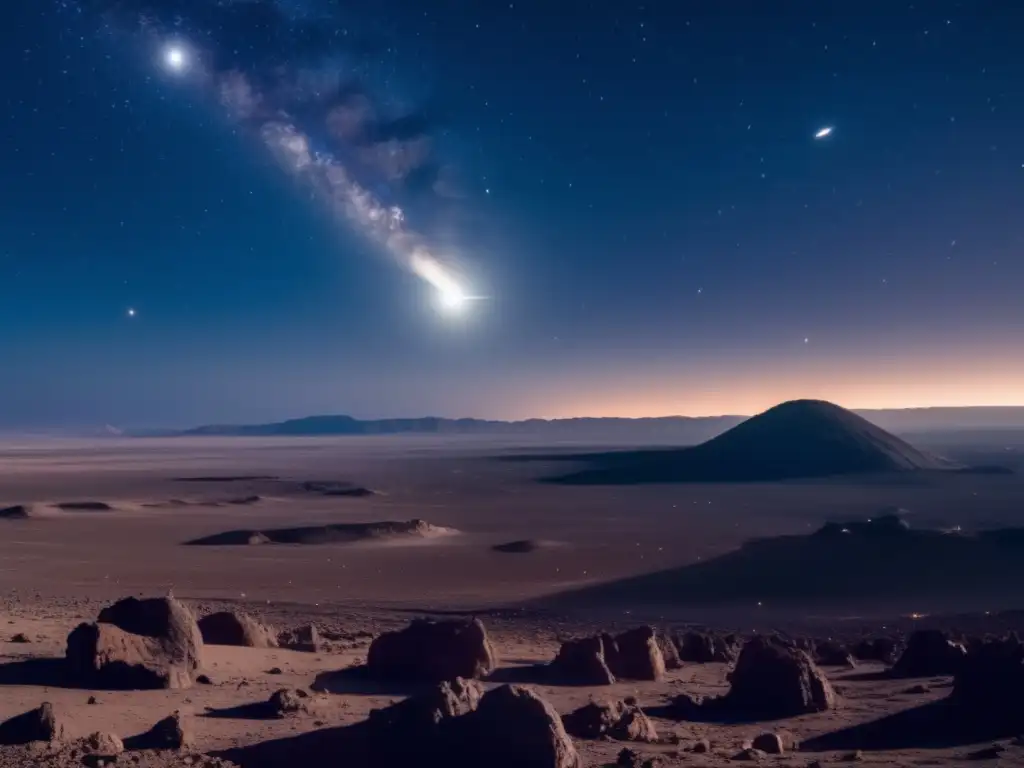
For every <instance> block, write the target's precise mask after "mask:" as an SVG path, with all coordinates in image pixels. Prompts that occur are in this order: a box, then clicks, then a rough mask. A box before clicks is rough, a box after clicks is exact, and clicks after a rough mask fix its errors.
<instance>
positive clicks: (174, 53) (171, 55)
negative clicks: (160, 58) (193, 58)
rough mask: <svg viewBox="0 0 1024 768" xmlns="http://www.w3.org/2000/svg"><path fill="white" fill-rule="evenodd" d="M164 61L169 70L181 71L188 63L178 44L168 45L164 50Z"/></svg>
mask: <svg viewBox="0 0 1024 768" xmlns="http://www.w3.org/2000/svg"><path fill="white" fill-rule="evenodd" d="M164 63H165V64H166V65H167V68H168V69H170V70H171V71H173V72H181V71H182V70H183V69H184V68H185V65H186V64H187V63H188V57H187V56H186V55H185V50H184V49H183V48H182V47H181V46H180V45H169V46H167V48H166V49H165V50H164Z"/></svg>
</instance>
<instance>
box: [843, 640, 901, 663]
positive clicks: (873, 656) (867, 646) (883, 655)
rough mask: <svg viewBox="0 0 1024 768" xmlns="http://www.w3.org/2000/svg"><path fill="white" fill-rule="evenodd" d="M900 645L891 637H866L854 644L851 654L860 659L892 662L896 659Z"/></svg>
mask: <svg viewBox="0 0 1024 768" xmlns="http://www.w3.org/2000/svg"><path fill="white" fill-rule="evenodd" d="M898 650H899V645H898V644H897V642H896V641H895V640H894V639H893V638H891V637H872V638H864V639H863V640H860V641H858V642H857V643H856V644H854V646H853V648H852V649H851V651H850V652H851V655H852V656H853V658H854V659H856V660H858V661H879V662H881V663H882V664H892V663H893V661H895V660H896V652H897V651H898Z"/></svg>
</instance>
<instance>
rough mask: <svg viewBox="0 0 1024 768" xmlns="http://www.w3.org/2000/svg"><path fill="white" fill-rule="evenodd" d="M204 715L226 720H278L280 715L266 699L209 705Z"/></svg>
mask: <svg viewBox="0 0 1024 768" xmlns="http://www.w3.org/2000/svg"><path fill="white" fill-rule="evenodd" d="M202 716H203V717H209V718H214V719H225V720H278V719H280V715H278V713H277V712H275V711H274V708H273V707H272V706H271V705H270V704H269V703H268V702H266V701H254V702H252V703H251V704H239V705H237V706H234V707H222V708H219V709H218V708H214V707H207V708H206V711H205V712H203V715H202Z"/></svg>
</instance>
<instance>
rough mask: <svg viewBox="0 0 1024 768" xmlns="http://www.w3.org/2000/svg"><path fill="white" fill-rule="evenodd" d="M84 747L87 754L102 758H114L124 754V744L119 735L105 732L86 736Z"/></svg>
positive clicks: (83, 741) (83, 742)
mask: <svg viewBox="0 0 1024 768" xmlns="http://www.w3.org/2000/svg"><path fill="white" fill-rule="evenodd" d="M82 746H83V748H84V749H85V751H86V752H87V753H89V754H91V755H99V756H101V757H114V756H115V755H120V754H121V753H122V752H124V742H123V741H121V739H120V738H119V737H118V736H117V735H115V734H113V733H106V732H104V731H96V733H93V734H90V735H89V736H86V737H85V739H83V740H82Z"/></svg>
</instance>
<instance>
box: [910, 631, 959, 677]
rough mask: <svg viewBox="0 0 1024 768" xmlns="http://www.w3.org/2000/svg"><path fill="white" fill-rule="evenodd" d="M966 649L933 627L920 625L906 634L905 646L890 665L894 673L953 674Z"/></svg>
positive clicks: (928, 675) (921, 674)
mask: <svg viewBox="0 0 1024 768" xmlns="http://www.w3.org/2000/svg"><path fill="white" fill-rule="evenodd" d="M966 655H967V649H966V648H964V646H963V645H961V644H960V643H956V642H953V640H951V639H950V638H949V636H948V635H947V634H946V633H944V632H941V631H939V630H937V629H921V630H918V631H916V632H914V633H913V634H911V635H910V638H909V639H908V640H907V647H906V648H905V649H904V651H903V653H902V654H901V655H900V657H899V659H897V660H896V663H895V664H894V665H893V667H892V670H891V672H892V674H893V676H895V677H935V676H937V675H955V674H956V673H957V671H958V670H959V669H960V666H961V664H962V663H963V660H964V657H965V656H966Z"/></svg>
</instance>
